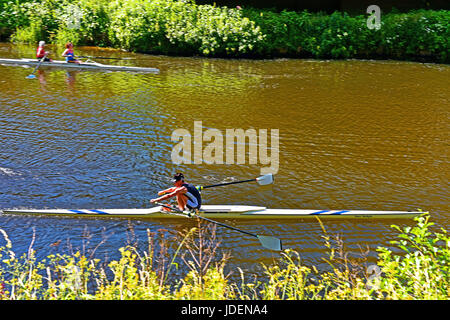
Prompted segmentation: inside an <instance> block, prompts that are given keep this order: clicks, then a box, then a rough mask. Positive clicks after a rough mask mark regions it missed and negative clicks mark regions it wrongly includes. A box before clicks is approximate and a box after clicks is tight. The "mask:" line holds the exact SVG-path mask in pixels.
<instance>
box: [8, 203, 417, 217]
mask: <svg viewBox="0 0 450 320" xmlns="http://www.w3.org/2000/svg"><path fill="white" fill-rule="evenodd" d="M3 213H4V214H25V215H55V216H95V217H124V218H180V217H182V215H174V214H171V213H167V212H164V211H163V210H162V207H161V206H157V207H154V208H148V209H145V208H142V209H4V210H3ZM422 213H423V212H421V211H370V210H308V209H268V208H266V207H258V206H245V205H203V206H202V208H201V210H200V211H199V215H201V216H203V217H206V218H215V219H303V218H314V217H320V218H344V219H352V218H353V219H355V218H356V219H366V218H375V219H378V218H389V219H397V218H412V217H415V216H418V215H420V214H422Z"/></svg>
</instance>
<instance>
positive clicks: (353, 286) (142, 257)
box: [0, 214, 450, 300]
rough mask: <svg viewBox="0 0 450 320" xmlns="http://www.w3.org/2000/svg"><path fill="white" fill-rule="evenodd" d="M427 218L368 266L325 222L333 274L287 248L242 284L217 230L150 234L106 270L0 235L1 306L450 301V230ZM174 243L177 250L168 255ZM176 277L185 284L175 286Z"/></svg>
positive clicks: (403, 231)
mask: <svg viewBox="0 0 450 320" xmlns="http://www.w3.org/2000/svg"><path fill="white" fill-rule="evenodd" d="M429 218H430V216H429V215H428V214H425V215H423V216H421V217H418V218H415V220H416V225H415V226H411V227H405V228H403V229H400V228H399V227H397V226H393V228H395V229H396V230H397V231H398V237H397V240H395V241H393V242H392V244H393V246H394V248H385V247H379V248H378V250H377V251H378V259H377V262H376V264H369V265H367V264H365V263H364V262H365V261H364V257H363V258H362V259H360V260H359V261H358V259H354V258H349V257H348V253H347V252H345V248H344V245H343V244H342V241H341V240H340V239H339V237H338V236H336V237H335V236H332V235H330V234H328V233H327V230H326V229H325V228H324V226H323V225H322V224H321V223H320V220H319V223H320V224H321V227H322V229H323V232H324V235H323V239H324V245H325V246H326V247H327V248H328V249H329V256H328V258H327V259H326V260H327V262H328V263H329V265H330V266H331V271H328V272H319V271H317V269H316V268H315V267H314V266H312V267H307V266H304V265H302V261H301V258H300V257H301V254H299V253H297V252H295V251H290V250H285V251H284V252H283V253H282V254H281V257H280V258H279V259H277V261H275V262H274V263H273V264H272V265H267V264H263V268H264V270H265V276H266V277H265V279H256V278H255V277H252V275H249V274H245V272H244V271H242V270H241V269H238V270H239V272H240V273H241V282H240V283H236V282H231V281H229V280H228V278H227V276H226V272H225V269H226V265H227V259H228V256H227V255H226V254H223V255H220V252H219V242H218V240H217V234H216V232H215V229H214V228H206V227H205V226H199V227H200V228H193V229H191V230H190V231H188V232H184V233H178V235H177V236H176V237H175V238H174V239H167V240H165V239H164V237H161V236H160V235H157V234H152V233H150V232H149V233H148V250H147V251H145V252H139V251H138V250H137V249H136V248H135V247H133V246H126V247H123V248H121V249H120V253H121V258H120V259H119V260H113V261H111V262H109V263H108V264H102V263H101V261H99V260H98V259H93V258H89V257H86V256H84V255H82V254H81V253H80V252H76V253H73V254H71V255H67V254H66V255H62V254H56V255H50V256H48V257H47V259H44V260H41V261H38V260H37V259H36V253H35V251H34V249H33V240H34V239H33V240H32V241H31V244H30V248H29V250H28V253H27V254H24V255H23V256H22V257H18V256H17V255H16V254H15V253H14V252H13V251H12V243H11V241H10V240H9V238H8V235H7V234H6V233H5V232H4V231H3V230H0V233H2V235H3V237H2V238H4V240H5V241H6V244H5V245H3V246H2V247H0V258H1V263H0V300H1V299H5V300H20V299H25V300H29V299H54V300H71V299H81V300H99V299H108V300H124V299H125V300H128V299H158V300H166V299H177V300H178V299H193V300H196V299H211V300H222V299H235V300H254V299H258V300H260V299H270V300H279V299H280V300H285V299H295V300H303V299H314V300H316V299H325V300H334V299H339V300H342V299H352V300H354V299H361V300H367V299H395V300H403V299H419V300H420V299H449V298H450V292H449V271H450V270H449V265H450V264H449V261H450V251H449V244H450V238H449V237H448V235H447V231H446V230H443V229H442V233H439V232H432V230H431V229H430V228H431V227H432V225H433V223H432V222H430V221H429ZM198 230H202V231H201V235H200V234H199V233H198ZM171 243H172V244H176V246H178V247H177V248H176V251H175V254H174V256H173V257H167V248H168V246H169V245H170V244H171ZM336 244H337V246H336ZM179 263H185V264H186V265H187V267H188V269H189V272H188V273H187V274H186V275H184V276H180V275H178V276H176V275H175V273H176V271H177V270H178V267H179ZM234 271H236V270H234ZM174 277H177V279H179V280H176V281H175V282H174V281H172V284H171V283H170V282H169V281H168V280H169V279H171V280H173V278H174ZM178 277H179V278H178ZM251 279H253V280H251ZM261 280H262V281H261Z"/></svg>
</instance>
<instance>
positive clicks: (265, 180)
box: [197, 173, 273, 191]
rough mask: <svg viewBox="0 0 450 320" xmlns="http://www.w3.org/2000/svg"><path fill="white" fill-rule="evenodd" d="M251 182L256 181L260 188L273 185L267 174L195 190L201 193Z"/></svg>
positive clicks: (199, 187)
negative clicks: (215, 188)
mask: <svg viewBox="0 0 450 320" xmlns="http://www.w3.org/2000/svg"><path fill="white" fill-rule="evenodd" d="M253 181H256V182H257V183H258V184H259V185H260V186H265V185H268V184H271V183H273V174H271V173H269V174H265V175H263V176H260V177H258V178H254V179H248V180H242V181H233V182H224V183H218V184H213V185H210V186H197V189H198V190H200V191H201V190H203V189H208V188H213V187H221V186H228V185H230V184H238V183H245V182H253Z"/></svg>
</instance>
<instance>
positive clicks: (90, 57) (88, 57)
mask: <svg viewBox="0 0 450 320" xmlns="http://www.w3.org/2000/svg"><path fill="white" fill-rule="evenodd" d="M76 57H77V58H84V59H109V60H134V59H136V58H127V57H125V58H114V57H96V56H76Z"/></svg>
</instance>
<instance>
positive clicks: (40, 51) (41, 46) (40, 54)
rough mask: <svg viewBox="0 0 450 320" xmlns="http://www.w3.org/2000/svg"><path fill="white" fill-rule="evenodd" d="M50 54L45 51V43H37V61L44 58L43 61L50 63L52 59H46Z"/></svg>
mask: <svg viewBox="0 0 450 320" xmlns="http://www.w3.org/2000/svg"><path fill="white" fill-rule="evenodd" d="M49 54H50V52H48V51H45V41H39V46H38V48H37V50H36V58H38V60H41V59H42V58H44V57H45V58H44V61H50V62H51V61H52V59H50V58H49V57H46V56H47V55H49Z"/></svg>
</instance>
